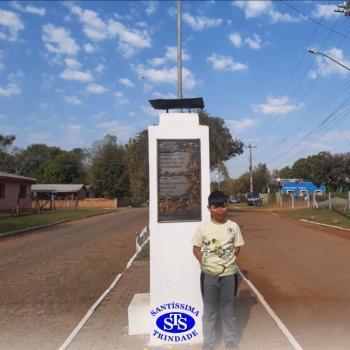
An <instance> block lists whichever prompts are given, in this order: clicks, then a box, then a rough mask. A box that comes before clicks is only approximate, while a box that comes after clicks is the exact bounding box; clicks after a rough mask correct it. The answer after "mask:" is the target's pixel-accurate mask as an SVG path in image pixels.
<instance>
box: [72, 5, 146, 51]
mask: <svg viewBox="0 0 350 350" xmlns="http://www.w3.org/2000/svg"><path fill="white" fill-rule="evenodd" d="M67 6H69V7H70V9H71V11H72V13H73V14H75V15H77V16H78V18H79V21H80V22H81V23H83V32H84V33H85V35H86V36H87V37H88V38H90V39H91V40H93V41H101V40H105V39H113V38H118V39H119V43H118V48H119V49H120V50H121V51H122V53H123V54H124V56H126V57H131V56H132V55H133V54H134V53H135V50H136V49H142V48H148V47H151V38H150V34H149V32H148V31H147V30H146V29H144V30H139V29H132V28H128V27H126V26H125V25H124V24H123V23H121V22H119V21H116V20H115V19H108V20H106V21H103V20H102V19H101V18H100V17H99V15H98V13H97V12H95V11H91V10H84V9H82V8H81V7H79V6H77V5H67Z"/></svg>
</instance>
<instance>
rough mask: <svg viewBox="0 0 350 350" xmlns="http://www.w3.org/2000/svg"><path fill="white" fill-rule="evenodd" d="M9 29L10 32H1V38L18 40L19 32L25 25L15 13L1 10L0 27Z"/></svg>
mask: <svg viewBox="0 0 350 350" xmlns="http://www.w3.org/2000/svg"><path fill="white" fill-rule="evenodd" d="M4 27H5V29H7V31H8V33H4V32H2V31H1V32H0V40H8V41H16V40H17V36H18V32H19V31H20V30H23V29H24V28H25V27H24V25H23V23H22V21H21V19H20V17H19V16H17V15H16V14H15V13H13V12H11V11H6V10H0V28H1V29H3V28H4Z"/></svg>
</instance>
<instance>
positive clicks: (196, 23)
mask: <svg viewBox="0 0 350 350" xmlns="http://www.w3.org/2000/svg"><path fill="white" fill-rule="evenodd" d="M182 17H183V21H184V22H185V23H186V24H188V25H189V26H190V27H191V28H192V29H194V30H203V29H205V28H210V27H217V26H219V25H220V24H221V23H222V19H221V18H208V17H205V16H191V15H190V14H189V13H187V12H185V13H184V14H183V16H182Z"/></svg>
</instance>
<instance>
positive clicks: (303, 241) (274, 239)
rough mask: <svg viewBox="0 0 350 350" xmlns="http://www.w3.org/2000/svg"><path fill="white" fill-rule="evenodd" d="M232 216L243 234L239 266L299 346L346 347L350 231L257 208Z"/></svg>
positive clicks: (340, 349) (349, 308) (349, 341)
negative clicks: (300, 220)
mask: <svg viewBox="0 0 350 350" xmlns="http://www.w3.org/2000/svg"><path fill="white" fill-rule="evenodd" d="M233 219H234V220H236V221H237V222H238V223H239V224H240V225H241V227H242V229H243V232H244V237H245V240H246V246H245V247H244V249H242V252H241V255H240V260H239V265H240V267H241V269H242V270H243V271H244V272H245V273H246V275H247V276H248V278H249V279H250V280H251V281H252V282H253V284H255V286H256V287H257V288H258V290H260V292H261V293H262V294H263V295H264V297H265V299H266V300H267V302H268V303H269V304H270V305H271V307H272V308H273V310H274V311H275V312H276V314H277V315H278V316H279V317H280V318H281V319H282V321H283V322H284V323H285V325H286V326H287V328H288V329H289V330H290V331H291V333H292V334H293V335H294V336H295V337H296V339H297V340H298V341H299V343H300V344H301V346H302V347H303V348H304V349H305V350H307V349H310V350H311V349H312V350H316V349H317V350H324V349H329V350H331V349H332V350H343V349H344V350H345V349H350V332H349V324H350V234H349V232H343V231H339V230H334V229H328V228H323V227H320V226H316V225H312V224H307V223H301V222H299V221H294V220H290V219H287V218H283V217H279V216H272V215H271V213H266V212H262V211H261V210H260V211H251V210H237V211H234V212H233ZM266 336H267V337H268V336H269V335H268V334H267V335H266Z"/></svg>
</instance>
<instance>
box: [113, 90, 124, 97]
mask: <svg viewBox="0 0 350 350" xmlns="http://www.w3.org/2000/svg"><path fill="white" fill-rule="evenodd" d="M113 96H115V97H117V98H121V97H123V96H124V94H123V93H122V92H121V91H117V92H115V93H114V94H113Z"/></svg>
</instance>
